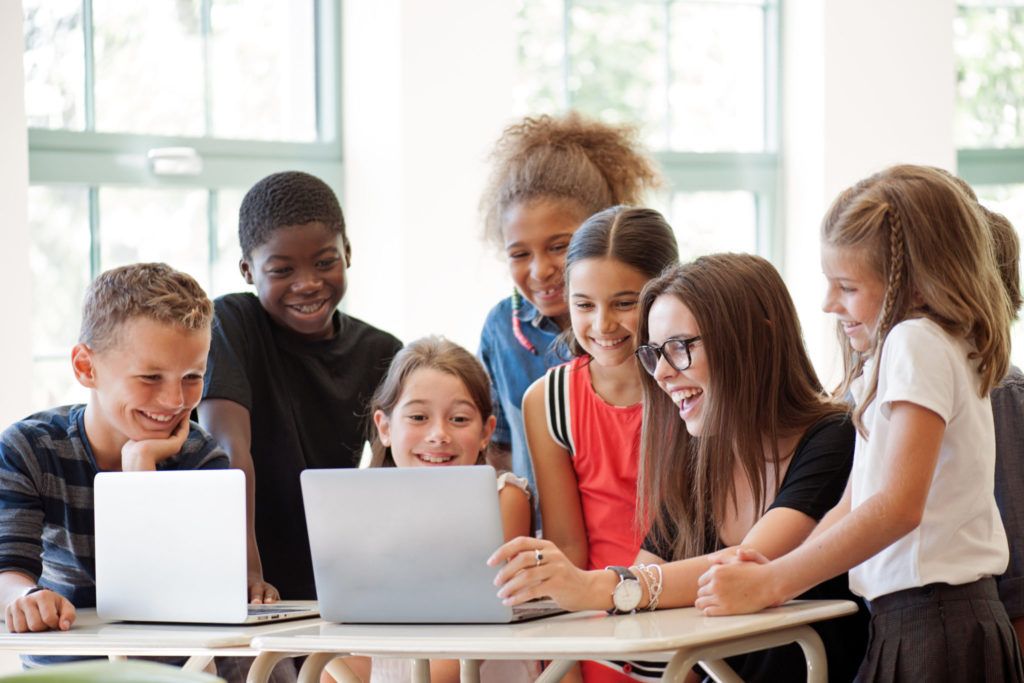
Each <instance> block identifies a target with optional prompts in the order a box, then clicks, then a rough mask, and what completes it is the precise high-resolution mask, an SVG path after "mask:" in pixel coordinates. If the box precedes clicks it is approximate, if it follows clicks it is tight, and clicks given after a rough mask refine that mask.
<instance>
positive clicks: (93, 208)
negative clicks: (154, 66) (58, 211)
mask: <svg viewBox="0 0 1024 683" xmlns="http://www.w3.org/2000/svg"><path fill="white" fill-rule="evenodd" d="M212 2H213V0H201V2H200V13H201V21H202V29H203V32H204V38H205V36H206V35H208V32H209V30H210V11H211V6H212ZM311 2H312V4H313V25H314V31H315V38H316V40H315V46H314V64H315V69H316V74H315V94H316V100H317V102H316V126H317V141H316V142H273V141H265V140H234V139H225V138H216V137H212V136H206V137H190V136H171V135H145V134H134V133H110V132H97V131H95V102H94V98H93V84H94V73H95V65H94V63H93V22H92V0H82V30H83V34H84V35H83V42H84V53H85V54H84V56H83V57H84V63H85V69H84V78H83V82H84V86H85V97H84V106H85V117H84V118H85V124H84V125H85V129H84V130H68V129H50V128H33V127H29V128H28V157H29V186H30V187H31V186H47V185H49V186H53V185H72V186H76V187H81V188H83V189H84V190H86V191H87V192H88V203H89V206H88V222H89V226H88V228H89V243H90V253H89V274H88V275H89V280H92V279H94V278H95V277H96V276H97V275H98V274H99V273H100V271H101V268H102V267H103V264H102V263H101V261H100V254H101V250H102V224H101V217H100V211H99V188H100V187H103V186H108V187H109V186H118V187H137V188H147V189H154V188H179V189H180V188H187V189H201V190H206V191H208V202H207V212H206V230H207V241H208V244H209V254H208V263H207V268H208V269H211V270H212V268H213V265H214V263H215V261H216V260H217V256H218V249H217V240H216V236H217V234H218V228H219V225H218V206H217V199H218V193H219V192H220V191H223V190H243V191H244V190H245V189H247V188H249V187H250V186H252V185H253V184H254V183H255V182H256V181H258V180H259V179H260V178H263V177H265V176H266V175H268V174H270V173H274V172H277V171H281V170H285V169H288V170H299V171H305V172H307V173H311V174H313V175H316V176H318V177H319V178H321V179H323V180H324V181H325V182H326V183H327V184H328V185H330V186H331V187H332V188H333V189H334V191H335V193H336V194H338V196H339V197H342V195H343V188H344V156H343V150H342V139H343V135H342V83H341V74H342V66H343V65H342V46H341V40H342V23H341V21H342V16H341V14H342V13H341V4H340V0H311ZM206 92H207V93H209V88H208V87H207V88H206ZM175 147H177V148H182V147H184V148H190V149H192V150H194V151H195V153H196V154H197V155H198V156H199V158H200V159H201V160H202V168H201V170H199V171H198V172H196V173H193V174H188V175H169V174H157V173H155V172H153V170H152V168H151V166H150V164H149V161H148V154H149V152H150V151H151V150H154V149H159V148H175ZM65 357H66V355H65V354H52V353H37V352H34V353H33V354H32V363H33V366H35V365H37V364H39V363H44V362H47V361H55V360H63V359H64V358H65Z"/></svg>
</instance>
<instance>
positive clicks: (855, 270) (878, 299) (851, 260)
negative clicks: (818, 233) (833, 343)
mask: <svg viewBox="0 0 1024 683" xmlns="http://www.w3.org/2000/svg"><path fill="white" fill-rule="evenodd" d="M821 269H822V271H823V272H824V273H825V277H826V279H827V280H828V292H827V294H826V295H825V301H824V303H823V304H822V310H824V311H825V312H826V313H833V314H835V316H836V318H837V319H838V320H839V324H840V325H841V326H842V329H843V332H845V333H846V336H847V337H848V338H849V340H850V346H851V347H853V349H854V350H855V351H858V352H860V353H864V352H866V351H869V350H870V349H871V347H872V345H873V343H874V339H875V334H876V333H877V331H878V316H879V314H880V313H881V312H882V303H883V301H884V300H885V283H883V282H882V279H881V278H880V277H879V276H878V275H877V274H876V273H875V272H874V270H873V269H872V268H871V267H870V266H869V265H868V261H867V258H866V256H865V255H864V254H862V253H860V252H859V251H858V250H856V249H853V248H849V247H833V246H828V245H825V246H823V247H822V249H821Z"/></svg>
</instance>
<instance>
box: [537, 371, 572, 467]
mask: <svg viewBox="0 0 1024 683" xmlns="http://www.w3.org/2000/svg"><path fill="white" fill-rule="evenodd" d="M544 412H545V413H546V415H547V420H548V433H550V434H551V438H552V439H554V440H555V443H557V444H558V445H559V446H561V447H562V448H564V449H565V450H567V451H569V455H574V454H575V453H576V448H575V444H573V440H572V429H571V428H570V421H569V415H570V412H569V366H568V365H559V366H558V367H555V368H550V369H549V370H548V371H547V374H546V375H545V376H544Z"/></svg>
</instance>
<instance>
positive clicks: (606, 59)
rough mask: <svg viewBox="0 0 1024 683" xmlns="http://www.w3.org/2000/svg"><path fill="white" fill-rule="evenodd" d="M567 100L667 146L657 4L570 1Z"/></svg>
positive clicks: (649, 141) (662, 20)
mask: <svg viewBox="0 0 1024 683" xmlns="http://www.w3.org/2000/svg"><path fill="white" fill-rule="evenodd" d="M569 21H570V27H569V83H568V86H569V102H570V104H571V106H572V107H573V108H576V109H579V110H580V111H583V112H587V113H589V114H591V115H594V116H598V117H600V118H601V119H603V120H605V121H609V122H612V123H636V124H639V125H640V128H641V131H642V132H643V134H644V138H645V140H646V141H647V144H648V145H650V146H651V147H653V148H658V149H662V148H664V147H665V145H666V139H665V132H666V114H667V111H666V106H665V92H666V90H665V88H666V81H665V71H666V67H665V64H666V51H665V40H664V38H665V12H664V9H663V7H662V6H661V4H660V3H646V2H645V3H624V2H615V1H612V0H603V1H602V0H580V1H579V2H574V3H573V5H572V9H571V11H570V15H569Z"/></svg>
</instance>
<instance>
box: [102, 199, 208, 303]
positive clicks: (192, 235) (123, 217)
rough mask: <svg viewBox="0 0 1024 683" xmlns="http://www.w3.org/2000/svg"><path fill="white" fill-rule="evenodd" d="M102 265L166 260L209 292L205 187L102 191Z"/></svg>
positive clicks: (104, 267)
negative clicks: (203, 188) (194, 188)
mask: <svg viewBox="0 0 1024 683" xmlns="http://www.w3.org/2000/svg"><path fill="white" fill-rule="evenodd" d="M99 204H100V236H101V241H102V248H101V250H100V267H101V269H102V270H107V269H109V268H114V267H115V266H122V265H125V264H128V263H137V262H140V261H163V262H164V263H167V264H168V265H170V266H172V267H173V268H176V269H178V270H181V271H184V272H186V273H188V274H189V275H191V276H192V277H194V278H195V279H196V280H198V281H199V284H200V285H202V287H203V289H205V290H207V291H209V282H210V277H209V270H208V264H209V247H208V245H207V235H208V229H207V218H206V215H207V214H206V210H207V192H206V191H205V190H140V189H123V188H101V189H100V199H99Z"/></svg>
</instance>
